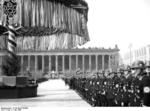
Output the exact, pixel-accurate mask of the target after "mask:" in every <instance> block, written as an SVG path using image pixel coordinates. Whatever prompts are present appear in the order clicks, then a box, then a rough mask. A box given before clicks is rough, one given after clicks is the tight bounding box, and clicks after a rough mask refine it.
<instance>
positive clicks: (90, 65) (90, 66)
mask: <svg viewBox="0 0 150 111" xmlns="http://www.w3.org/2000/svg"><path fill="white" fill-rule="evenodd" d="M91 69H92V62H91V55H89V71H90V72H91Z"/></svg>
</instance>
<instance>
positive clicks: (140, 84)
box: [64, 61, 150, 106]
mask: <svg viewBox="0 0 150 111" xmlns="http://www.w3.org/2000/svg"><path fill="white" fill-rule="evenodd" d="M148 68H150V66H145V65H144V63H143V62H142V61H138V62H137V63H135V65H134V66H133V67H132V68H130V67H128V68H127V69H126V70H120V71H118V72H116V73H115V72H111V73H109V74H108V73H107V74H106V73H102V74H101V75H102V76H97V77H96V78H85V77H84V78H79V77H78V78H77V77H72V78H64V81H65V83H66V84H67V85H69V86H70V88H71V89H73V90H76V91H77V92H78V93H79V94H80V95H81V96H82V98H83V99H85V100H86V101H87V102H88V103H89V104H91V105H92V106H150V73H149V71H148V70H147V69H148ZM146 71H147V72H146Z"/></svg>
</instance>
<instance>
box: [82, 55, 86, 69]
mask: <svg viewBox="0 0 150 111" xmlns="http://www.w3.org/2000/svg"><path fill="white" fill-rule="evenodd" d="M82 69H83V72H84V71H85V55H82Z"/></svg>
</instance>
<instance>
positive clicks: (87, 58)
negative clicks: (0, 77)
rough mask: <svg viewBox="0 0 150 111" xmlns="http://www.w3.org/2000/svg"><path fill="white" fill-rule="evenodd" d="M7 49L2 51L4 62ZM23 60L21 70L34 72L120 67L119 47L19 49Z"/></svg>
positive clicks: (93, 70) (114, 69)
mask: <svg viewBox="0 0 150 111" xmlns="http://www.w3.org/2000/svg"><path fill="white" fill-rule="evenodd" d="M5 54H6V53H5V51H4V50H1V51H0V64H2V61H3V57H4V56H5ZM17 55H19V57H20V61H21V66H22V69H21V72H22V73H24V72H26V69H27V68H29V69H30V70H31V71H32V72H39V71H40V72H51V71H55V72H61V73H66V72H74V71H76V70H77V69H80V70H81V71H83V72H98V71H102V70H113V71H116V70H117V68H118V63H119V61H118V55H119V49H118V48H114V49H104V48H88V49H84V48H83V49H78V48H77V49H56V50H50V51H29V50H25V51H23V50H22V51H21V50H20V51H17Z"/></svg>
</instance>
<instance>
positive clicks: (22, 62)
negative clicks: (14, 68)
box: [21, 55, 23, 73]
mask: <svg viewBox="0 0 150 111" xmlns="http://www.w3.org/2000/svg"><path fill="white" fill-rule="evenodd" d="M21 73H23V55H22V56H21Z"/></svg>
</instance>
